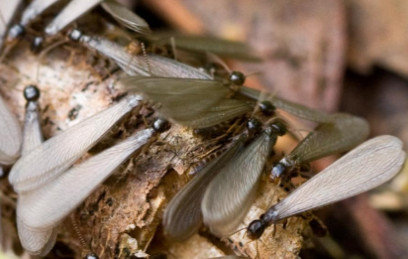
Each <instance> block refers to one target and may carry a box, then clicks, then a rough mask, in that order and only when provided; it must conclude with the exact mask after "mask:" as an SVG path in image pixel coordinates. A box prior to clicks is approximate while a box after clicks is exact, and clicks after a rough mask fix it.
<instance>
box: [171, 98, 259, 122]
mask: <svg viewBox="0 0 408 259" xmlns="http://www.w3.org/2000/svg"><path fill="white" fill-rule="evenodd" d="M253 105H254V104H253V103H250V102H243V101H239V100H233V99H225V100H221V101H220V102H219V103H217V104H216V105H215V106H213V107H210V108H209V109H208V110H207V111H205V112H203V113H202V114H201V115H199V116H196V117H192V118H190V119H188V120H185V121H183V119H184V118H180V119H177V118H175V120H176V121H177V122H178V123H180V124H182V125H185V126H188V127H191V128H195V129H202V128H207V127H211V126H214V125H217V124H220V123H222V122H225V121H228V120H230V119H233V118H235V117H237V116H240V115H242V114H245V113H247V112H250V111H251V110H253V107H254V106H253Z"/></svg>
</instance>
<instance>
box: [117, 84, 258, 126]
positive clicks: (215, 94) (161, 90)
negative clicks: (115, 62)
mask: <svg viewBox="0 0 408 259" xmlns="http://www.w3.org/2000/svg"><path fill="white" fill-rule="evenodd" d="M122 83H123V85H124V86H125V87H126V88H127V89H128V90H133V91H134V90H136V91H140V92H141V93H143V94H144V95H145V96H147V97H148V99H150V100H152V101H154V102H155V103H159V104H161V106H162V107H161V108H160V111H161V113H162V114H163V115H164V116H166V117H168V118H171V119H173V120H174V121H176V122H179V123H182V124H184V125H186V126H192V125H194V126H195V125H198V126H199V128H204V127H209V126H211V125H215V124H217V123H219V122H220V118H224V119H230V118H231V116H232V117H234V116H233V115H235V114H237V113H238V114H237V115H239V114H242V113H245V112H246V111H248V110H251V107H250V106H249V105H247V104H246V103H244V102H242V101H238V100H230V99H228V98H227V96H228V94H229V90H228V88H226V87H224V86H223V85H222V84H221V83H220V82H218V81H214V80H199V79H178V78H138V77H129V78H125V79H124V80H122ZM240 102H242V104H241V103H240ZM234 109H236V110H234ZM227 110H229V111H228V112H227ZM216 113H218V115H217V114H216ZM227 115H228V116H227ZM235 116H236V115H235ZM200 117H202V118H200ZM211 118H214V119H216V120H214V121H210V119H211ZM199 120H201V122H200V123H199ZM205 121H206V122H207V124H206V125H204V124H205V123H203V122H205Z"/></svg>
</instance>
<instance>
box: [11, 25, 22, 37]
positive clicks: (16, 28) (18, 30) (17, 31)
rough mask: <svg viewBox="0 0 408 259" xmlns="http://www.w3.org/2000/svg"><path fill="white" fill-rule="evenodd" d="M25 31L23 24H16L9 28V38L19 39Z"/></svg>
mask: <svg viewBox="0 0 408 259" xmlns="http://www.w3.org/2000/svg"><path fill="white" fill-rule="evenodd" d="M24 33H25V29H24V27H23V26H22V25H21V24H14V25H13V26H12V27H11V28H10V30H9V34H8V35H9V38H10V39H17V38H20V37H21V36H23V34H24Z"/></svg>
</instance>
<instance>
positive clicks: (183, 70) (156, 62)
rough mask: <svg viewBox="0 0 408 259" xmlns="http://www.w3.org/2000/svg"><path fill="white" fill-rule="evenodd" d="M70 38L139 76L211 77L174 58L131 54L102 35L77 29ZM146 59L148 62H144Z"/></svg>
mask: <svg viewBox="0 0 408 259" xmlns="http://www.w3.org/2000/svg"><path fill="white" fill-rule="evenodd" d="M69 37H70V39H72V40H74V41H79V42H81V43H82V44H84V45H85V46H86V47H88V48H90V49H93V50H96V51H98V52H99V53H101V54H102V55H104V56H106V57H108V58H111V59H113V60H114V61H115V62H116V63H117V64H118V65H119V66H120V67H121V68H122V69H123V70H124V71H125V72H126V73H127V74H129V75H140V76H160V77H177V78H197V79H210V78H211V77H210V76H209V75H208V74H207V73H205V72H203V71H200V70H198V69H196V68H194V67H191V66H189V65H186V64H183V63H180V62H177V61H175V60H172V59H169V58H166V57H162V56H158V55H154V54H147V55H146V57H144V56H140V55H133V54H132V53H129V52H128V51H126V49H125V47H124V46H121V45H120V44H118V43H115V42H113V41H110V40H108V39H105V38H103V37H97V36H88V35H84V34H83V33H82V32H81V31H79V30H72V31H71V32H70V33H69ZM146 59H147V60H148V61H149V64H150V65H149V64H148V63H146Z"/></svg>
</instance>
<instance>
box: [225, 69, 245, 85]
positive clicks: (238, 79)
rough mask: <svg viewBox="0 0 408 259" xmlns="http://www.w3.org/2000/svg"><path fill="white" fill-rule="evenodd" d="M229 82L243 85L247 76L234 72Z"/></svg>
mask: <svg viewBox="0 0 408 259" xmlns="http://www.w3.org/2000/svg"><path fill="white" fill-rule="evenodd" d="M229 81H230V82H231V83H232V84H234V85H243V84H244V82H245V75H244V74H243V73H241V72H239V71H232V72H231V74H230V77H229Z"/></svg>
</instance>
